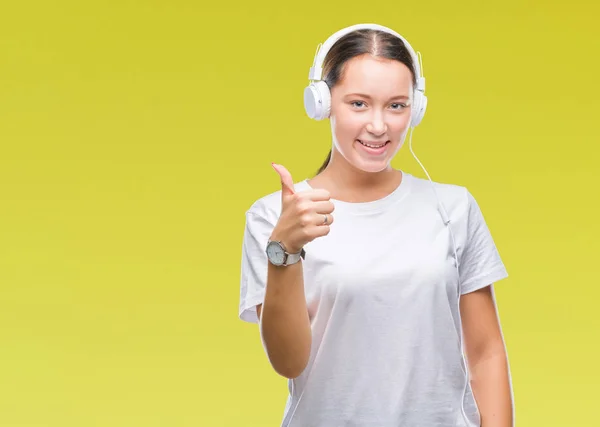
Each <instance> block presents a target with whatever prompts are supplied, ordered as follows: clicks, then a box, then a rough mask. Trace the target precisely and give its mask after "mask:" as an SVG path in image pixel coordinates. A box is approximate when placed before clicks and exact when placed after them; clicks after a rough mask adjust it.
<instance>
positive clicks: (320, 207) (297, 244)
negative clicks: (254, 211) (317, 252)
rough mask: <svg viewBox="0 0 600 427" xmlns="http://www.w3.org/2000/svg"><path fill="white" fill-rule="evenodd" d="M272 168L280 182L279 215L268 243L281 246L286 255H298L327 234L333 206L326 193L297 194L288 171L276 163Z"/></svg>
mask: <svg viewBox="0 0 600 427" xmlns="http://www.w3.org/2000/svg"><path fill="white" fill-rule="evenodd" d="M273 168H274V169H275V171H276V172H277V173H278V174H279V177H280V178H281V215H280V216H279V220H278V221H277V224H276V225H275V228H274V229H273V232H272V234H271V240H277V241H280V242H282V243H283V245H284V246H285V248H286V250H287V252H289V253H298V252H300V250H301V249H302V248H303V247H304V245H305V244H307V243H308V242H311V241H313V240H314V239H316V238H317V237H321V236H325V235H327V234H329V230H330V226H331V224H332V223H333V216H332V215H331V213H332V212H333V210H334V205H333V202H331V200H330V194H329V192H328V191H327V190H324V189H314V190H312V189H311V190H306V191H299V192H296V191H295V190H294V181H293V179H292V175H291V174H290V173H289V172H288V170H287V169H286V168H285V167H283V166H281V165H278V164H275V163H273Z"/></svg>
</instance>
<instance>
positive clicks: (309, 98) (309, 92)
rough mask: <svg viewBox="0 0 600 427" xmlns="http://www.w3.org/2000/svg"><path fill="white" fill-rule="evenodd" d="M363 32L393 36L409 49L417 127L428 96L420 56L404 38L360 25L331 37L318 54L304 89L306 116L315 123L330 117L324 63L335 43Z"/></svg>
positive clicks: (413, 123)
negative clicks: (351, 34)
mask: <svg viewBox="0 0 600 427" xmlns="http://www.w3.org/2000/svg"><path fill="white" fill-rule="evenodd" d="M362 29H372V30H380V31H384V32H386V33H389V34H392V35H394V36H396V37H398V38H399V39H400V40H402V42H403V43H404V45H405V46H406V48H407V49H408V51H409V53H410V56H411V57H412V61H413V65H414V69H413V71H414V73H415V77H416V80H417V85H416V87H415V88H414V91H413V103H412V106H411V118H410V126H411V127H415V126H417V125H418V124H419V123H420V122H421V120H422V119H423V116H424V115H425V110H426V108H427V97H426V96H425V77H424V76H422V75H421V67H420V65H419V58H418V57H417V54H416V53H415V51H414V49H413V48H412V46H411V45H410V44H409V43H408V41H406V39H405V38H404V37H402V36H401V35H400V34H398V33H397V32H395V31H394V30H392V29H390V28H387V27H384V26H382V25H377V24H357V25H352V26H350V27H346V28H344V29H341V30H339V31H337V32H336V33H334V34H333V35H331V36H330V37H329V38H328V39H327V40H326V41H325V43H323V44H322V45H321V47H320V49H318V50H317V54H316V55H315V59H314V61H313V65H312V67H310V71H309V73H308V79H309V80H310V81H311V83H310V84H309V85H308V86H307V87H306V88H305V89H304V109H305V110H306V114H307V115H308V117H310V118H311V119H315V120H323V119H325V118H327V117H329V114H330V112H331V93H330V92H329V87H328V86H327V83H325V82H324V81H323V80H321V78H322V73H323V68H322V66H323V61H325V56H327V52H329V50H330V49H331V47H332V46H333V45H334V44H335V42H337V41H338V40H339V39H340V38H342V37H343V36H345V35H346V34H348V33H351V32H352V31H356V30H362Z"/></svg>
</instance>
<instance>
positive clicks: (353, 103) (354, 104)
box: [352, 101, 364, 107]
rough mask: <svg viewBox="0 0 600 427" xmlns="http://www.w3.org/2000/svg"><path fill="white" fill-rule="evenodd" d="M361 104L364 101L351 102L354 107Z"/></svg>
mask: <svg viewBox="0 0 600 427" xmlns="http://www.w3.org/2000/svg"><path fill="white" fill-rule="evenodd" d="M356 104H361V105H356ZM362 104H364V102H363V101H353V102H352V105H353V106H355V107H361V106H362Z"/></svg>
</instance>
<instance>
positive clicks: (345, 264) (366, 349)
mask: <svg viewBox="0 0 600 427" xmlns="http://www.w3.org/2000/svg"><path fill="white" fill-rule="evenodd" d="M434 185H435V188H436V191H437V195H438V196H439V197H440V199H441V200H442V202H443V204H444V206H445V208H446V212H447V214H448V217H449V218H450V221H451V223H450V225H449V226H450V227H452V231H453V232H454V237H455V242H456V245H457V252H458V258H459V271H460V293H461V294H465V293H468V292H472V291H475V290H477V289H479V288H482V287H484V286H487V285H490V284H492V283H493V282H495V281H498V280H500V279H503V278H505V277H507V276H508V274H507V271H506V269H505V267H504V265H503V263H502V260H501V259H500V256H499V254H498V251H497V249H496V246H495V244H494V241H493V239H492V236H491V234H490V232H489V229H488V227H487V225H486V223H485V220H484V218H483V215H482V213H481V211H480V209H479V207H478V205H477V203H476V201H475V199H474V198H473V196H472V195H471V193H470V192H469V191H468V190H467V189H466V188H465V187H461V186H458V185H452V184H443V183H437V182H434ZM295 188H296V190H297V191H301V190H306V189H310V186H309V184H308V182H307V180H304V181H301V182H299V183H296V184H295ZM332 201H333V203H334V205H335V210H334V212H333V215H334V217H335V222H334V223H333V224H332V225H331V231H330V233H329V234H328V235H327V236H324V237H319V238H317V239H315V240H314V241H312V242H310V243H308V244H307V245H306V246H305V249H306V259H305V260H304V261H302V263H303V271H304V288H305V295H306V302H307V309H308V311H309V317H310V322H311V328H312V348H311V354H310V360H309V363H308V366H307V367H306V369H305V370H304V372H303V373H302V374H301V375H300V376H299V377H298V378H295V379H293V380H289V382H288V385H289V386H288V391H289V396H288V400H287V404H286V406H285V408H284V414H283V421H282V424H281V426H282V427H342V426H343V427H354V426H356V427H399V426H410V427H450V426H452V427H455V426H461V427H476V426H479V425H480V414H479V411H478V408H477V404H476V402H475V399H474V397H473V394H472V390H471V387H470V385H469V384H466V382H467V381H466V379H465V375H464V370H463V369H465V368H466V365H465V364H464V362H465V359H464V358H463V352H462V350H461V347H460V341H459V334H462V329H461V322H460V319H459V308H458V292H459V284H458V283H459V282H458V280H457V270H456V266H455V263H454V250H453V245H452V238H451V236H450V233H449V230H448V225H445V224H444V221H443V220H442V216H441V215H440V212H439V205H438V202H437V199H436V197H435V193H434V192H433V189H432V184H431V182H430V181H429V180H425V179H421V178H417V177H415V176H413V175H410V174H408V173H406V172H403V179H402V182H401V184H400V185H399V186H398V187H397V188H396V189H395V190H394V191H393V192H392V193H391V194H389V195H388V196H386V197H384V198H382V199H379V200H376V201H373V202H367V203H349V202H343V201H339V200H332ZM280 212H281V191H277V192H274V193H271V194H269V195H266V196H264V197H262V198H260V199H259V200H257V201H256V202H255V203H254V204H253V205H252V206H251V207H250V208H249V210H248V211H247V212H246V228H245V232H244V240H243V250H242V263H241V293H240V305H239V317H240V319H241V320H244V321H247V322H254V323H257V322H258V319H257V315H256V305H257V304H261V303H262V302H263V298H264V293H265V284H266V277H267V268H268V267H267V262H268V261H267V258H266V254H265V248H266V245H267V240H268V238H269V236H270V235H271V231H272V229H273V227H274V226H275V224H276V222H277V219H278V216H279V214H280ZM461 404H462V405H463V407H462V408H461ZM463 409H464V414H466V417H467V418H468V422H466V421H465V418H464V416H463Z"/></svg>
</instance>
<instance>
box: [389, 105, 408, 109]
mask: <svg viewBox="0 0 600 427" xmlns="http://www.w3.org/2000/svg"><path fill="white" fill-rule="evenodd" d="M392 105H398V108H393V109H394V110H400V109H401V108H406V104H392Z"/></svg>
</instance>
